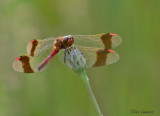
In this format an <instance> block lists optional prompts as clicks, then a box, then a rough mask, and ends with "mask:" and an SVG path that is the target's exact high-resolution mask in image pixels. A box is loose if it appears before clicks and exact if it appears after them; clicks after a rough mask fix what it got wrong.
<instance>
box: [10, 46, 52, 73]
mask: <svg viewBox="0 0 160 116" xmlns="http://www.w3.org/2000/svg"><path fill="white" fill-rule="evenodd" d="M42 52H43V54H38V55H37V56H34V57H33V56H30V55H22V56H20V57H18V58H17V59H15V61H14V62H13V69H14V70H15V71H18V72H24V73H35V72H39V71H38V66H39V65H40V63H41V62H43V61H44V59H45V58H47V57H48V55H49V54H50V53H51V52H52V47H50V48H47V49H45V50H43V51H42ZM44 69H46V66H45V67H44V68H43V69H42V70H41V71H43V70H44Z"/></svg>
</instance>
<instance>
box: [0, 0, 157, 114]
mask: <svg viewBox="0 0 160 116" xmlns="http://www.w3.org/2000/svg"><path fill="white" fill-rule="evenodd" d="M159 4H160V1H158V0H153V1H151V0H150V1H149V0H67V1H66V0H4V1H2V0H1V1H0V25H1V26H0V50H1V52H0V53H1V54H0V116H96V112H95V109H94V107H93V104H92V103H91V102H90V99H89V96H88V93H87V91H86V88H85V87H84V84H83V81H82V80H81V78H79V76H78V75H77V74H75V73H74V72H72V71H70V70H69V69H67V68H66V67H65V66H64V65H63V64H61V63H60V62H59V60H58V57H57V56H56V57H55V58H54V60H52V62H51V66H50V68H49V69H48V70H46V71H44V72H41V73H36V74H22V73H18V72H15V71H14V70H13V69H12V62H13V60H14V59H15V58H16V57H17V56H19V55H21V54H25V53H26V50H25V48H26V47H25V46H26V45H27V43H28V41H30V40H32V39H35V38H39V39H44V38H47V37H51V36H54V37H57V36H61V35H69V34H72V35H73V34H83V35H85V34H97V33H104V32H112V33H117V34H119V35H120V36H122V38H123V43H122V44H121V46H119V47H118V48H117V49H116V51H117V52H118V53H119V54H120V57H121V58H120V61H119V62H117V63H115V64H113V65H110V66H105V67H99V68H92V69H87V73H88V76H89V78H90V83H91V86H92V88H93V91H94V93H95V96H96V98H97V101H98V103H99V106H100V108H101V110H102V112H103V114H104V116H132V115H134V116H142V115H147V116H159V115H160V112H159V109H160V100H159V98H160V92H159V89H160V85H159V82H160V79H159V77H160V71H159V66H160V61H159V59H160V54H159V49H160V45H159V43H160V39H159V38H160V37H159V34H158V33H159V27H160V14H159V11H160V7H159ZM132 109H137V110H146V111H154V113H153V114H131V113H130V111H131V110H132Z"/></svg>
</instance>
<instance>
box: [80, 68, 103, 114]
mask: <svg viewBox="0 0 160 116" xmlns="http://www.w3.org/2000/svg"><path fill="white" fill-rule="evenodd" d="M79 74H80V76H81V77H82V79H83V81H84V83H85V86H86V87H87V90H88V92H89V95H90V99H91V101H92V102H93V104H94V106H95V108H96V111H97V113H98V116H103V114H102V112H101V110H100V108H99V106H98V103H97V101H96V98H95V96H94V94H93V91H92V89H91V86H90V84H89V79H88V77H87V75H86V72H85V70H83V71H81V72H80V73H79Z"/></svg>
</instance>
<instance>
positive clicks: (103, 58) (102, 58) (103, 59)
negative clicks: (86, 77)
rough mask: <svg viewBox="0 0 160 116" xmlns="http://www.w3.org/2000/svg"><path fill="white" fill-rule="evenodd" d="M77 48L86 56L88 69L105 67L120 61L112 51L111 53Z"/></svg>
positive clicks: (102, 50) (97, 49)
mask: <svg viewBox="0 0 160 116" xmlns="http://www.w3.org/2000/svg"><path fill="white" fill-rule="evenodd" d="M75 47H76V48H78V49H79V51H81V52H82V53H83V54H84V57H85V58H86V63H87V64H86V65H87V68H91V67H99V66H105V65H109V64H112V63H115V62H117V61H118V60H119V55H118V54H117V53H116V52H114V51H112V50H111V51H110V50H105V49H100V48H93V47H82V46H76V45H75Z"/></svg>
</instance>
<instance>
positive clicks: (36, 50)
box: [27, 37, 56, 56]
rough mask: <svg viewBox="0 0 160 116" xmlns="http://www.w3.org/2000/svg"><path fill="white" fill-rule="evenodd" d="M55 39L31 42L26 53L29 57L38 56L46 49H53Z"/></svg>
mask: <svg viewBox="0 0 160 116" xmlns="http://www.w3.org/2000/svg"><path fill="white" fill-rule="evenodd" d="M55 39H56V38H54V37H51V38H47V39H44V40H31V41H30V42H29V43H28V45H27V53H28V55H30V56H38V55H39V54H41V53H42V52H43V51H45V50H46V49H48V48H51V47H53V44H54V41H55Z"/></svg>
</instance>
